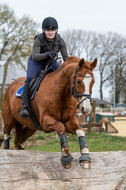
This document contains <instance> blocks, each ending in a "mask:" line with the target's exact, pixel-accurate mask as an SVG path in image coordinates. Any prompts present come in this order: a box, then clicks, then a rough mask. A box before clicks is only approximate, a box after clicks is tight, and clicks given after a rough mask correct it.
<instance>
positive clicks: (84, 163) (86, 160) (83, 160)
mask: <svg viewBox="0 0 126 190" xmlns="http://www.w3.org/2000/svg"><path fill="white" fill-rule="evenodd" d="M79 162H80V167H81V168H84V169H90V163H91V158H90V157H89V154H87V153H85V154H82V155H81V156H80V158H79Z"/></svg>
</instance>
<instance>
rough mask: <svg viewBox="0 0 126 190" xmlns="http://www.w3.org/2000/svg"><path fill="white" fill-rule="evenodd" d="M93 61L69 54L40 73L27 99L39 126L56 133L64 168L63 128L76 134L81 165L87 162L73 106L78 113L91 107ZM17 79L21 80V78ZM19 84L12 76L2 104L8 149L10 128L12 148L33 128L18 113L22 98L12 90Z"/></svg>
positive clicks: (67, 164) (68, 164) (66, 151)
mask: <svg viewBox="0 0 126 190" xmlns="http://www.w3.org/2000/svg"><path fill="white" fill-rule="evenodd" d="M96 65H97V59H95V60H94V61H93V62H87V61H85V60H84V59H79V58H77V57H73V56H71V57H69V58H68V59H67V60H66V61H65V62H64V63H63V64H62V65H61V67H60V68H59V69H58V70H56V71H54V72H51V73H49V74H47V75H46V76H45V77H44V79H43V80H42V82H41V84H40V87H39V89H38V91H36V93H35V96H34V99H33V100H32V102H31V104H32V107H33V110H34V112H35V115H36V118H37V120H38V122H39V124H40V126H41V128H42V130H43V131H44V132H45V133H50V132H53V131H56V132H57V133H58V135H59V139H60V144H61V151H62V157H61V163H62V165H63V166H64V167H65V168H69V167H71V162H72V156H71V155H70V153H69V148H68V144H67V139H66V135H65V132H67V133H72V134H76V135H77V136H78V138H79V144H80V152H81V156H80V159H79V161H80V163H81V167H83V168H84V167H85V168H86V164H85V165H82V163H87V162H88V163H89V162H90V157H89V150H88V147H87V144H86V140H85V133H84V131H83V129H82V128H81V127H80V126H79V122H78V119H77V117H76V110H77V104H78V105H79V108H80V110H81V112H82V113H89V112H90V111H91V104H90V94H91V90H92V86H93V84H94V77H93V73H92V70H93V69H94V68H95V67H96ZM19 80H20V81H25V78H24V77H22V78H19ZM21 85H22V84H21V83H20V82H19V81H16V80H15V81H13V82H12V83H11V84H10V85H9V86H8V88H7V90H6V92H5V96H4V100H3V107H2V116H3V121H4V148H5V149H9V135H10V132H11V130H12V129H13V128H14V129H15V139H14V144H15V147H16V149H21V144H23V143H24V142H25V141H26V140H27V139H28V138H29V137H30V136H32V135H33V134H34V133H35V132H36V130H37V128H36V126H35V125H34V123H33V122H32V120H31V119H30V118H22V117H21V116H20V110H21V108H22V100H21V98H17V97H16V96H15V94H16V92H17V90H18V89H19V88H20V87H21ZM88 166H89V165H88Z"/></svg>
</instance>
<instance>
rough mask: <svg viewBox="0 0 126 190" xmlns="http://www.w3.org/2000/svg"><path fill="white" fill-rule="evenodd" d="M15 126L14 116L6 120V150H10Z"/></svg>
mask: <svg viewBox="0 0 126 190" xmlns="http://www.w3.org/2000/svg"><path fill="white" fill-rule="evenodd" d="M14 126H15V120H14V118H13V117H12V116H9V117H8V119H6V120H4V149H9V148H10V142H9V141H10V140H9V139H10V132H11V130H12V129H13V128H14Z"/></svg>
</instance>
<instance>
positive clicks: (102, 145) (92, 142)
mask: <svg viewBox="0 0 126 190" xmlns="http://www.w3.org/2000/svg"><path fill="white" fill-rule="evenodd" d="M66 136H68V137H69V138H68V145H69V149H70V152H80V149H79V143H78V138H77V136H76V135H71V134H67V135H66ZM36 139H39V140H42V141H40V142H39V144H38V145H37V146H34V145H33V147H27V149H28V150H35V151H48V152H50V151H51V152H60V151H61V149H60V142H59V137H58V135H57V134H56V133H50V134H46V133H44V132H41V133H38V134H37V136H36ZM30 140H31V138H30ZM86 141H87V144H88V148H89V150H90V152H101V151H119V150H123V151H126V137H120V136H112V135H107V134H105V133H91V134H90V135H86Z"/></svg>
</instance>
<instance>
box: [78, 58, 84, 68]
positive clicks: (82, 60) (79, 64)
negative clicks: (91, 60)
mask: <svg viewBox="0 0 126 190" xmlns="http://www.w3.org/2000/svg"><path fill="white" fill-rule="evenodd" d="M84 63H85V61H84V59H81V60H80V61H79V63H78V68H79V69H80V68H81V67H83V66H84Z"/></svg>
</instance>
